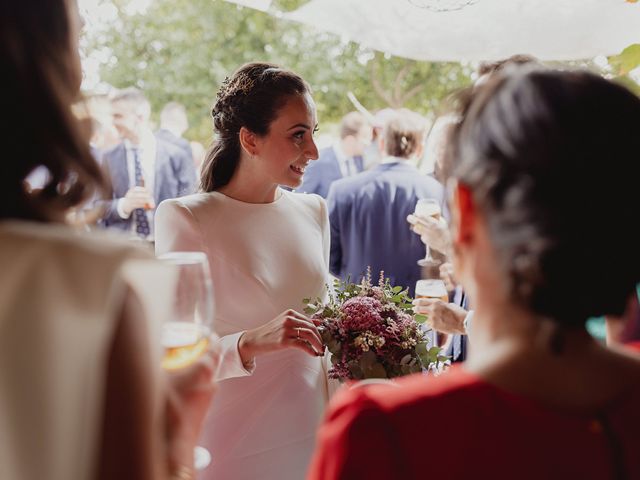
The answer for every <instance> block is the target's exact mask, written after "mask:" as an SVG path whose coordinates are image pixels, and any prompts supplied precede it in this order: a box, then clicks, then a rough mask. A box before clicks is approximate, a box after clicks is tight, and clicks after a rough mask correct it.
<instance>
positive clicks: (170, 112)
mask: <svg viewBox="0 0 640 480" xmlns="http://www.w3.org/2000/svg"><path fill="white" fill-rule="evenodd" d="M187 128H189V120H188V119H187V111H186V110H185V108H184V106H183V105H182V104H180V103H178V102H169V103H167V104H166V105H165V106H164V107H162V111H161V112H160V129H159V130H158V131H157V132H156V138H159V139H162V140H165V141H167V142H169V143H173V144H174V145H175V146H176V147H179V148H181V149H182V150H184V152H185V153H186V154H187V155H189V158H192V157H193V153H192V152H191V145H190V144H189V141H188V140H186V139H185V138H183V137H182V134H183V133H184V132H186V131H187Z"/></svg>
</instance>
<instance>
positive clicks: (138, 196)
mask: <svg viewBox="0 0 640 480" xmlns="http://www.w3.org/2000/svg"><path fill="white" fill-rule="evenodd" d="M155 206H156V204H155V201H154V200H153V196H152V195H151V194H150V193H149V191H148V190H147V189H146V188H145V187H133V188H130V189H129V190H128V191H127V193H126V195H125V196H124V198H123V199H122V212H123V213H124V214H125V215H127V216H129V215H131V212H133V211H134V210H135V209H136V208H144V209H145V210H149V209H152V208H155Z"/></svg>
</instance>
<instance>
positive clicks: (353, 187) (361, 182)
mask: <svg viewBox="0 0 640 480" xmlns="http://www.w3.org/2000/svg"><path fill="white" fill-rule="evenodd" d="M378 176H379V172H377V171H376V170H375V169H374V170H367V171H364V172H361V173H358V174H356V175H351V176H350V177H343V178H340V179H339V180H336V181H335V182H333V184H332V185H331V187H332V188H335V189H336V191H337V192H340V193H351V192H354V191H357V190H359V189H361V188H362V187H364V186H365V185H368V184H370V183H372V182H373V181H374V180H375V179H376V178H377V177H378Z"/></svg>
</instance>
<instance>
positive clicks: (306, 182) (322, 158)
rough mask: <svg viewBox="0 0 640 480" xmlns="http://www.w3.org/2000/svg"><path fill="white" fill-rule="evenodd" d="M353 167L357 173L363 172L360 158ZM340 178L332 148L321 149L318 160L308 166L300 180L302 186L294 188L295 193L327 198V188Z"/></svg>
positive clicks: (340, 171) (340, 173) (340, 174)
mask: <svg viewBox="0 0 640 480" xmlns="http://www.w3.org/2000/svg"><path fill="white" fill-rule="evenodd" d="M355 164H356V165H355V166H356V168H357V170H358V172H362V170H363V166H364V164H363V160H362V157H360V158H359V159H357V160H356V162H355ZM341 178H342V170H340V163H339V162H338V157H336V152H335V150H334V149H333V147H328V148H323V149H322V150H320V154H319V155H318V160H315V161H313V162H311V163H310V164H309V166H308V167H307V169H306V170H305V172H304V177H303V178H302V185H300V187H298V188H296V192H302V193H316V194H318V195H320V196H321V197H322V198H327V194H328V193H329V187H330V186H331V184H332V183H333V182H335V181H336V180H340V179H341Z"/></svg>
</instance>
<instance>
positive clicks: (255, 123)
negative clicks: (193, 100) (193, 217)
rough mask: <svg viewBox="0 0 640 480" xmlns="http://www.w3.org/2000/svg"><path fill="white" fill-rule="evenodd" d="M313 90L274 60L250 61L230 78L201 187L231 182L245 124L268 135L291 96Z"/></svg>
mask: <svg viewBox="0 0 640 480" xmlns="http://www.w3.org/2000/svg"><path fill="white" fill-rule="evenodd" d="M309 91H310V89H309V86H308V85H307V83H306V82H305V81H304V80H303V79H302V78H301V77H300V76H299V75H296V74H295V73H293V72H291V71H289V70H285V69H283V68H280V67H279V66H277V65H273V64H270V63H248V64H246V65H243V66H242V67H240V68H239V69H238V70H237V71H236V72H235V73H234V74H233V75H232V76H231V78H228V79H226V80H225V81H224V82H223V84H222V86H221V87H220V90H219V91H218V95H217V99H216V103H215V105H214V106H213V110H212V112H211V114H212V116H213V125H214V133H215V135H216V139H215V143H214V145H213V147H212V148H211V149H210V150H209V152H208V153H207V158H206V159H205V162H204V165H203V167H202V176H201V181H200V189H201V190H202V191H203V192H212V191H214V190H218V189H219V188H221V187H223V186H225V185H226V184H227V183H229V181H230V180H231V177H233V174H234V173H235V171H236V169H237V167H238V163H239V161H240V150H241V149H240V137H239V135H240V129H241V128H242V127H245V128H246V129H248V130H250V131H251V132H253V133H255V134H257V135H266V134H267V133H269V127H270V126H271V123H272V122H273V120H275V118H276V116H277V114H278V111H279V110H280V109H281V108H282V107H283V106H284V104H285V103H286V101H287V99H288V97H290V96H292V95H304V94H305V93H308V92H309Z"/></svg>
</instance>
